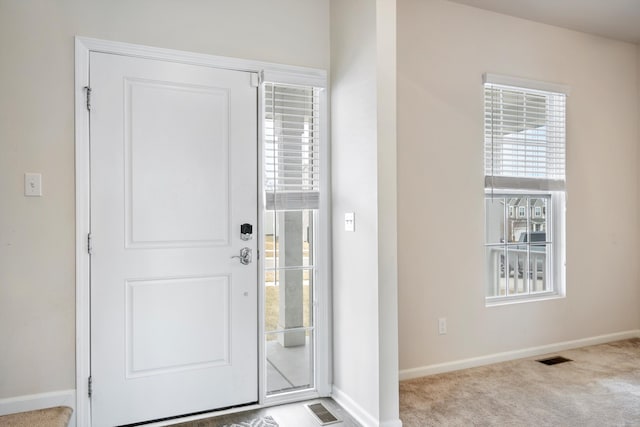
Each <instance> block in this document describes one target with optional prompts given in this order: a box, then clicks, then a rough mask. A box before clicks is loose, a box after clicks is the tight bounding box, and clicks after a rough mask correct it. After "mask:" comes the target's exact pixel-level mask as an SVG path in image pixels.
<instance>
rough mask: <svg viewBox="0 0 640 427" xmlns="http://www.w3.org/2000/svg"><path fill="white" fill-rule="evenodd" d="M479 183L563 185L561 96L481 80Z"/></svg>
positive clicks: (537, 186)
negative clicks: (482, 162) (481, 168)
mask: <svg viewBox="0 0 640 427" xmlns="http://www.w3.org/2000/svg"><path fill="white" fill-rule="evenodd" d="M484 111H485V114H484V153H485V155H484V160H485V168H484V170H485V187H490V188H513V189H529V190H545V191H554V190H564V183H565V146H566V143H565V139H566V138H565V134H566V131H565V117H566V95H565V94H564V93H559V92H550V91H545V90H538V89H526V88H521V87H515V86H507V85H501V84H496V83H492V82H486V83H485V85H484Z"/></svg>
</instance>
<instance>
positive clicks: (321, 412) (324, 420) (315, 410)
mask: <svg viewBox="0 0 640 427" xmlns="http://www.w3.org/2000/svg"><path fill="white" fill-rule="evenodd" d="M306 407H307V408H309V411H311V413H312V414H313V416H314V417H316V420H317V421H318V422H319V423H320V425H323V426H326V425H327V424H333V423H337V422H338V421H340V420H339V419H337V418H336V417H335V416H334V415H333V414H332V413H331V412H329V410H328V409H327V408H325V407H324V405H323V404H322V403H310V404H309V405H306Z"/></svg>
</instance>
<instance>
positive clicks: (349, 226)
mask: <svg viewBox="0 0 640 427" xmlns="http://www.w3.org/2000/svg"><path fill="white" fill-rule="evenodd" d="M344 231H356V215H355V213H353V212H347V213H345V214H344Z"/></svg>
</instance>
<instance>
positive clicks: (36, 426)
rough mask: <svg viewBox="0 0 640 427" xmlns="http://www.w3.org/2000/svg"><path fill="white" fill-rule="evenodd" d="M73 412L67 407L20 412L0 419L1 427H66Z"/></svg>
mask: <svg viewBox="0 0 640 427" xmlns="http://www.w3.org/2000/svg"><path fill="white" fill-rule="evenodd" d="M72 412H73V410H72V409H71V408H69V407H67V406H56V407H55V408H47V409H40V410H37V411H29V412H20V413H17V414H10V415H3V416H1V417H0V426H1V427H66V426H67V424H68V423H69V418H70V417H71V413H72Z"/></svg>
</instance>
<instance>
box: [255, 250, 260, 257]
mask: <svg viewBox="0 0 640 427" xmlns="http://www.w3.org/2000/svg"><path fill="white" fill-rule="evenodd" d="M256 258H258V259H260V249H257V250H256Z"/></svg>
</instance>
